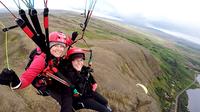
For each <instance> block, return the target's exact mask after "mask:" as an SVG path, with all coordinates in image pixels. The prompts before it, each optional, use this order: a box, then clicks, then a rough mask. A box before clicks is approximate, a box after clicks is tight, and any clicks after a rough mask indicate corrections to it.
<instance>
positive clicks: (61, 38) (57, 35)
mask: <svg viewBox="0 0 200 112" xmlns="http://www.w3.org/2000/svg"><path fill="white" fill-rule="evenodd" d="M49 42H60V43H64V44H66V36H65V34H64V33H62V32H51V33H50V34H49Z"/></svg>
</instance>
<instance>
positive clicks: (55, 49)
mask: <svg viewBox="0 0 200 112" xmlns="http://www.w3.org/2000/svg"><path fill="white" fill-rule="evenodd" d="M64 51H65V47H64V46H63V45H60V44H57V45H54V46H52V47H51V49H50V53H51V54H52V55H53V56H55V57H56V58H59V57H62V56H63V53H64Z"/></svg>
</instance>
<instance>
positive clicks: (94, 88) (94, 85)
mask: <svg viewBox="0 0 200 112" xmlns="http://www.w3.org/2000/svg"><path fill="white" fill-rule="evenodd" d="M96 89H97V83H94V84H92V91H94V92H95V91H96Z"/></svg>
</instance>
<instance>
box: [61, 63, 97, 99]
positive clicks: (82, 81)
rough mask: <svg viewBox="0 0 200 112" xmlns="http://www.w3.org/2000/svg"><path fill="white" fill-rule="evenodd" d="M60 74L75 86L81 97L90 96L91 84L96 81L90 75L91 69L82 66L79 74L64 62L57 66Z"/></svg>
mask: <svg viewBox="0 0 200 112" xmlns="http://www.w3.org/2000/svg"><path fill="white" fill-rule="evenodd" d="M59 70H60V72H61V73H62V74H63V75H64V76H65V77H66V78H67V80H69V81H70V82H71V84H73V85H74V86H75V88H76V89H77V90H78V92H79V93H81V94H82V95H83V97H88V96H91V95H92V93H93V91H92V84H95V83H96V81H95V79H94V77H93V76H92V74H91V72H92V71H91V69H90V68H89V67H86V66H83V68H82V70H81V72H78V71H76V70H75V69H74V68H73V66H72V64H71V63H69V62H67V61H65V62H64V63H61V64H60V66H59Z"/></svg>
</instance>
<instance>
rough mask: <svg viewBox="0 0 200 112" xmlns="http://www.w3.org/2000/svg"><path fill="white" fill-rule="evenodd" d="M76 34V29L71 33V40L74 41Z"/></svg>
mask: <svg viewBox="0 0 200 112" xmlns="http://www.w3.org/2000/svg"><path fill="white" fill-rule="evenodd" d="M77 36H78V32H77V31H75V32H73V33H72V41H75V40H76V37H77Z"/></svg>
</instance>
